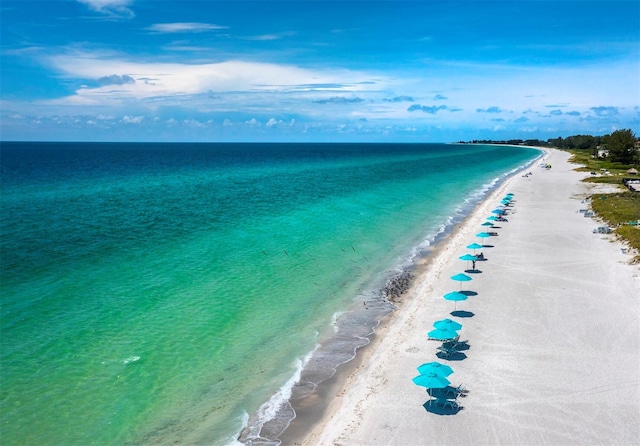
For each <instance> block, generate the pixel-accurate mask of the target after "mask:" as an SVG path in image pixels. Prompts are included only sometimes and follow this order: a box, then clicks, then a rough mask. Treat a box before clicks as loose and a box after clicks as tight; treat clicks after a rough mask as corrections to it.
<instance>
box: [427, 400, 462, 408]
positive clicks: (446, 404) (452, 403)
mask: <svg viewBox="0 0 640 446" xmlns="http://www.w3.org/2000/svg"><path fill="white" fill-rule="evenodd" d="M429 404H433V405H435V406H440V407H443V408H445V409H446V408H451V409H452V410H459V409H461V408H462V405H461V404H460V403H459V402H458V399H457V397H456V398H451V399H450V398H436V399H435V400H430V401H429Z"/></svg>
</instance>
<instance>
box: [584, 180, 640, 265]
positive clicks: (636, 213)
mask: <svg viewBox="0 0 640 446" xmlns="http://www.w3.org/2000/svg"><path fill="white" fill-rule="evenodd" d="M591 209H593V211H594V212H595V213H596V214H598V216H599V217H601V218H602V219H603V220H604V221H605V222H607V224H608V225H609V226H611V227H614V228H616V229H615V233H616V234H617V235H618V236H619V237H620V238H621V239H623V240H624V241H626V242H627V243H628V244H629V246H631V247H632V248H634V249H635V250H636V251H637V252H640V226H638V223H639V221H640V193H637V192H619V193H613V194H594V195H592V196H591ZM630 223H633V224H630ZM634 261H635V262H640V255H637V256H636V257H635V258H634Z"/></svg>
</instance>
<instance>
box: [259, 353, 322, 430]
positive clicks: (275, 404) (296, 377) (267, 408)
mask: <svg viewBox="0 0 640 446" xmlns="http://www.w3.org/2000/svg"><path fill="white" fill-rule="evenodd" d="M319 347H320V344H316V345H315V347H314V348H313V350H311V351H310V352H309V353H307V354H306V356H305V357H304V358H302V359H296V370H295V372H294V373H293V375H292V376H291V378H289V380H288V381H287V382H286V383H284V384H283V385H282V387H280V389H278V391H277V392H276V393H275V394H273V395H272V396H271V398H269V401H267V402H266V403H264V404H263V405H262V406H260V408H259V409H258V413H257V421H256V422H255V423H253V425H252V426H248V428H249V430H250V433H249V435H247V438H257V437H258V436H259V434H260V431H261V429H262V426H264V424H265V423H267V422H269V421H271V420H273V419H274V418H275V417H276V416H277V415H278V411H279V410H280V408H281V407H282V406H283V405H284V404H285V403H287V402H288V401H289V398H291V391H292V389H293V387H294V386H295V385H296V384H297V383H298V382H299V381H300V376H301V375H302V370H303V369H304V367H305V365H306V364H307V363H308V362H309V360H310V359H311V357H312V356H313V354H314V353H315V352H316V350H318V348H319Z"/></svg>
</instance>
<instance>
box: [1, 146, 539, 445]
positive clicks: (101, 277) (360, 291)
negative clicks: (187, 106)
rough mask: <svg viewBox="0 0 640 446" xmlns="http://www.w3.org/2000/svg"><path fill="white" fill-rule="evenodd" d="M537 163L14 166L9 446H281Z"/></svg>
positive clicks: (109, 159) (422, 153) (331, 160)
mask: <svg viewBox="0 0 640 446" xmlns="http://www.w3.org/2000/svg"><path fill="white" fill-rule="evenodd" d="M539 154H540V152H539V151H537V150H534V149H530V148H524V147H512V146H491V145H464V144H294V143H288V144H275V143H274V144H222V143H219V144H160V143H153V144H133V143H132V144H122V143H13V142H3V143H1V146H0V168H1V171H0V173H1V187H2V190H1V198H0V200H1V201H0V204H1V220H0V230H1V232H0V244H1V251H0V253H1V277H0V279H1V282H0V284H1V294H0V296H1V300H0V304H1V307H0V343H1V351H0V354H1V368H0V374H1V375H0V384H1V386H0V395H1V396H0V405H1V406H0V423H1V424H0V430H1V432H2V434H1V439H2V444H4V445H25V444H29V445H60V444H64V445H104V444H207V445H226V444H230V443H233V442H235V441H236V439H237V438H238V436H239V435H242V437H241V438H242V440H243V441H246V442H252V441H253V442H255V443H259V442H261V441H262V442H263V443H269V441H270V440H275V439H276V438H277V436H278V435H279V433H280V432H281V431H282V430H283V429H285V428H286V426H287V424H288V422H289V420H290V419H291V417H292V416H294V414H293V413H292V410H291V407H290V405H289V403H288V402H289V401H290V400H291V399H294V398H300V397H303V396H304V395H305V394H307V393H309V392H311V391H313V389H314V388H315V386H316V385H317V383H318V382H320V381H322V380H324V379H326V378H328V377H329V376H331V375H332V374H333V373H334V371H335V369H336V367H337V366H338V365H339V364H341V363H344V362H345V361H348V360H349V359H351V358H352V357H353V355H354V351H355V349H356V348H357V347H360V346H362V345H365V344H366V343H367V342H368V339H367V335H369V334H370V333H371V331H372V330H373V329H374V328H375V326H376V325H377V323H378V321H379V320H380V319H381V318H383V317H384V316H385V315H386V314H388V313H389V312H391V311H393V308H394V307H393V304H392V303H390V302H389V301H388V300H387V299H385V298H384V296H381V293H380V290H381V289H382V288H383V287H384V286H385V284H386V283H387V281H388V280H389V279H390V278H392V277H393V276H396V275H398V274H400V273H401V272H406V271H411V269H412V265H414V264H415V262H416V261H417V259H420V258H424V257H425V256H428V255H429V251H430V249H431V247H432V246H433V244H434V243H435V242H437V241H438V240H439V239H440V238H442V237H443V235H444V234H446V233H447V232H448V231H450V230H451V228H452V227H453V226H454V225H455V224H456V223H457V222H459V221H460V220H461V219H462V218H464V216H465V215H467V214H468V213H469V212H470V210H471V209H472V208H473V206H474V205H475V204H476V203H477V202H478V201H480V200H482V198H483V197H484V196H486V194H487V193H488V192H489V191H490V190H491V189H492V188H494V187H495V186H497V185H498V184H499V183H500V182H501V181H502V180H504V179H505V178H506V177H507V176H508V175H510V174H512V173H513V172H515V171H516V170H517V169H518V168H521V167H523V166H525V165H527V164H528V163H530V162H531V161H532V160H534V158H536V157H537V156H538V155H539Z"/></svg>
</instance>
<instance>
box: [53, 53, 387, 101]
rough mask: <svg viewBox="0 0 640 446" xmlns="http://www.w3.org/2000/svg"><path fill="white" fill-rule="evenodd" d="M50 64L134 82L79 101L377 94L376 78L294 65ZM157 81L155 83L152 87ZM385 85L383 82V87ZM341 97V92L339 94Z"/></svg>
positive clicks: (88, 76)
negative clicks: (326, 91) (308, 92)
mask: <svg viewBox="0 0 640 446" xmlns="http://www.w3.org/2000/svg"><path fill="white" fill-rule="evenodd" d="M48 61H49V63H50V64H51V65H52V66H53V67H54V68H55V69H57V70H58V71H60V72H62V73H63V74H64V75H66V76H67V77H70V78H76V79H82V80H98V79H104V78H115V77H118V78H126V79H133V81H134V82H128V83H124V84H122V85H118V86H117V87H118V88H117V89H114V88H113V85H111V86H110V85H102V86H98V87H88V86H84V87H82V88H80V89H78V90H77V91H76V95H75V96H73V97H71V98H66V99H65V100H67V101H74V100H77V99H78V98H84V99H89V98H90V99H91V100H93V101H96V102H108V101H109V100H117V99H123V98H137V99H141V98H151V97H157V96H171V95H189V94H199V93H208V92H231V91H236V92H237V91H246V92H259V91H264V92H273V91H296V89H297V88H298V86H303V90H304V88H306V87H304V86H307V85H309V84H315V83H323V84H328V83H331V84H335V85H336V87H335V89H336V90H342V91H347V92H352V91H357V90H365V89H366V88H371V85H370V84H363V82H365V81H371V78H372V76H371V75H369V74H366V73H360V72H354V71H348V70H310V69H305V68H299V67H296V66H293V65H279V64H273V63H261V62H245V61H239V60H231V61H227V62H219V63H208V64H187V63H144V62H132V61H128V60H121V59H115V58H113V57H109V55H100V54H75V55H61V56H54V57H51V58H50V59H49V60H48ZM149 79H152V80H153V82H149ZM378 83H379V84H382V81H379V82H378ZM334 91H335V90H334Z"/></svg>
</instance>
